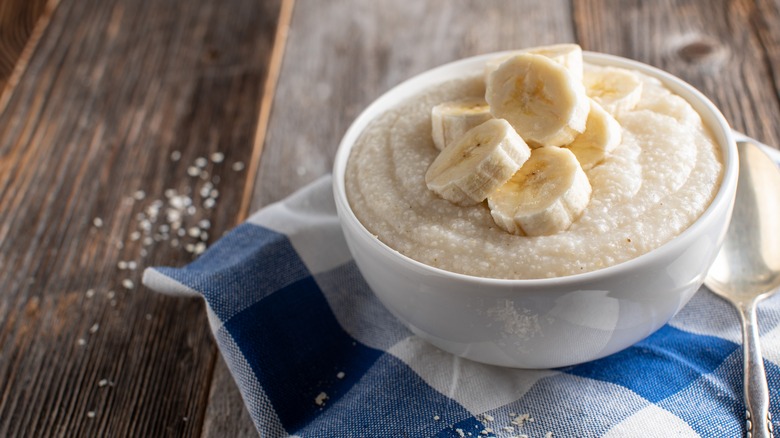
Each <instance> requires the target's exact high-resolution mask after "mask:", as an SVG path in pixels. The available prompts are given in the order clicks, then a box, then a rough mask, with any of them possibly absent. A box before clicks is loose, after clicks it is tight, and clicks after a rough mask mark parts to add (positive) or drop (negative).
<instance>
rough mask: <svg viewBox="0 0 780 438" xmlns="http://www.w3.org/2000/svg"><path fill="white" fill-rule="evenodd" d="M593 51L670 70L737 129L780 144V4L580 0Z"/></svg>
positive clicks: (581, 27)
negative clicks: (715, 107)
mask: <svg viewBox="0 0 780 438" xmlns="http://www.w3.org/2000/svg"><path fill="white" fill-rule="evenodd" d="M574 22H575V27H576V29H577V39H578V40H579V42H580V43H581V44H582V46H583V48H585V49H587V50H593V51H599V52H606V53H612V54H615V55H621V56H626V57H629V58H633V59H636V60H638V61H642V62H645V63H648V64H650V65H653V66H656V67H659V68H662V69H664V70H667V71H669V72H671V73H672V74H674V75H676V76H678V77H680V78H682V79H683V80H685V81H687V82H689V83H691V84H692V85H693V86H695V87H696V88H698V89H699V90H701V91H702V92H703V93H704V94H705V95H707V97H709V98H710V99H711V100H712V101H713V102H714V103H715V104H716V105H717V106H718V107H719V108H720V109H721V111H722V112H723V114H724V115H725V116H726V119H727V120H728V121H729V123H730V124H731V125H732V127H734V128H735V129H738V130H741V131H743V132H745V133H746V134H748V135H751V136H754V137H756V138H758V139H759V140H762V141H764V142H766V143H769V144H774V145H780V125H778V123H777V121H778V120H780V105H779V104H778V92H779V90H780V88H778V83H780V73H778V72H779V71H780V31H778V30H777V26H776V23H778V22H780V13H779V12H778V5H777V2H772V1H754V0H740V1H727V0H718V1H711V2H700V1H696V0H687V1H685V0H677V1H675V0H665V1H654V2H642V1H640V0H636V1H624V0H595V1H587V2H574Z"/></svg>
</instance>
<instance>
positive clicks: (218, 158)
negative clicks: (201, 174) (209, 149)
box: [211, 152, 225, 163]
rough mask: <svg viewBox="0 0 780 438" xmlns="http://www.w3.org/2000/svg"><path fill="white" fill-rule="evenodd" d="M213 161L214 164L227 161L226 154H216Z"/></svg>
mask: <svg viewBox="0 0 780 438" xmlns="http://www.w3.org/2000/svg"><path fill="white" fill-rule="evenodd" d="M211 161H212V162H214V163H221V162H223V161H225V154H223V153H222V152H214V153H213V154H211Z"/></svg>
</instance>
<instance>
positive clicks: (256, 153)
mask: <svg viewBox="0 0 780 438" xmlns="http://www.w3.org/2000/svg"><path fill="white" fill-rule="evenodd" d="M294 5H295V0H282V4H281V7H280V9H279V21H278V24H277V25H276V35H275V36H274V46H273V49H272V50H271V60H270V62H269V65H268V75H267V76H266V79H265V86H264V87H263V96H262V100H261V102H260V115H259V116H258V121H257V129H256V130H255V139H254V143H253V146H252V156H251V158H250V161H249V166H247V178H246V181H245V183H244V184H245V185H244V191H243V197H242V198H241V206H240V207H239V209H238V220H237V223H241V222H243V221H244V220H246V218H247V217H248V216H249V206H250V204H251V203H252V195H253V193H254V187H255V176H256V175H257V170H258V168H259V167H260V157H261V156H262V154H263V145H264V144H265V137H266V134H267V132H268V120H269V119H270V116H271V106H272V104H273V101H274V96H275V93H276V83H277V81H278V79H279V72H280V70H281V69H282V60H283V59H284V48H285V44H286V43H287V33H288V31H289V29H290V21H291V20H292V12H293V8H294ZM0 108H2V107H0Z"/></svg>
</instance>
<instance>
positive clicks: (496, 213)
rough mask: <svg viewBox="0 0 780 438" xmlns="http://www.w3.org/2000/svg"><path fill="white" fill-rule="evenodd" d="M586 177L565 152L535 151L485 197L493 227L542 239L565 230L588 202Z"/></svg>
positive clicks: (540, 149) (544, 149)
mask: <svg viewBox="0 0 780 438" xmlns="http://www.w3.org/2000/svg"><path fill="white" fill-rule="evenodd" d="M590 194H591V186H590V182H589V181H588V177H587V176H586V175H585V172H584V171H583V170H582V167H580V163H578V162H577V158H576V157H575V156H574V154H573V153H572V152H571V151H570V150H568V149H565V148H557V147H543V148H538V149H534V150H533V152H532V153H531V158H529V159H528V161H526V162H525V164H523V167H521V168H520V170H519V171H518V172H517V173H516V174H515V175H514V176H513V177H512V178H511V179H510V180H509V181H508V182H507V183H506V184H504V185H503V186H501V187H500V188H499V189H498V190H496V191H495V192H493V193H492V194H491V195H490V196H488V206H489V207H490V214H491V215H492V216H493V220H494V221H495V222H496V224H497V225H498V226H499V227H501V228H503V229H504V230H506V231H507V232H509V233H512V234H518V235H527V236H541V235H549V234H555V233H557V232H559V231H563V230H566V229H568V228H569V227H570V226H571V224H572V223H573V222H574V221H575V220H577V219H578V218H579V216H580V215H581V214H582V212H583V211H584V210H585V207H587V206H588V203H589V202H590Z"/></svg>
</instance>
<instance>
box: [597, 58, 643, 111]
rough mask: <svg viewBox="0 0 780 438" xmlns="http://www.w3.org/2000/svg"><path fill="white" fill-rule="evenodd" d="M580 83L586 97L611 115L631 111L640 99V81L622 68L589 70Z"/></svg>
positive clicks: (634, 74) (633, 74)
mask: <svg viewBox="0 0 780 438" xmlns="http://www.w3.org/2000/svg"><path fill="white" fill-rule="evenodd" d="M582 82H583V83H584V84H585V92H586V93H587V94H588V96H589V97H590V98H592V99H593V100H595V101H596V102H598V103H599V104H600V105H601V106H602V107H604V109H605V110H607V111H609V113H610V114H612V115H618V114H620V113H621V112H624V111H629V110H631V109H633V108H634V107H635V106H636V104H637V103H639V99H641V98H642V80H641V79H640V78H639V76H637V74H636V73H634V72H632V71H630V70H626V69H623V68H618V67H601V68H589V69H587V70H586V71H585V75H584V76H583V79H582Z"/></svg>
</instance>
